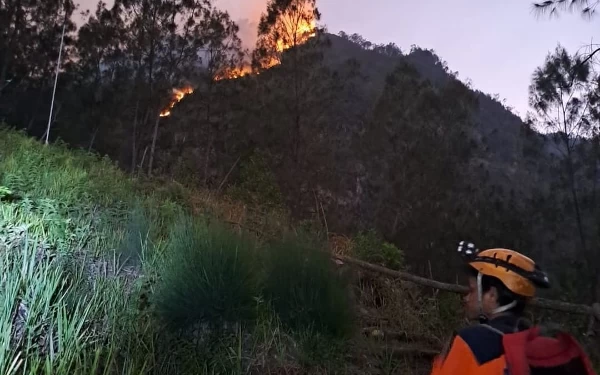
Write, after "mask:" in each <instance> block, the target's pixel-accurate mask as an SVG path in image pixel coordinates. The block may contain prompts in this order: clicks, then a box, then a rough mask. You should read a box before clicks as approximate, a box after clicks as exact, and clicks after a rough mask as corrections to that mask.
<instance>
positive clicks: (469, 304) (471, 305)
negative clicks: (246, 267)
mask: <svg viewBox="0 0 600 375" xmlns="http://www.w3.org/2000/svg"><path fill="white" fill-rule="evenodd" d="M481 297H482V298H481V301H482V306H483V313H484V314H486V315H487V316H490V314H491V313H492V311H494V309H496V308H497V307H498V291H497V290H496V288H494V287H491V288H490V290H488V291H487V292H485V293H483V295H482V296H481ZM464 302H465V314H466V317H467V318H468V319H469V320H475V319H477V318H479V314H480V313H481V312H480V311H479V302H478V301H477V278H475V277H469V293H468V294H467V295H466V296H465V300H464Z"/></svg>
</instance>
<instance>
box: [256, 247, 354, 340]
mask: <svg viewBox="0 0 600 375" xmlns="http://www.w3.org/2000/svg"><path fill="white" fill-rule="evenodd" d="M264 295H265V298H266V299H267V300H269V301H271V303H272V306H273V308H274V310H275V312H276V313H277V314H278V315H279V316H280V318H281V320H282V322H283V323H284V324H286V325H288V326H289V327H291V328H292V329H296V330H301V331H302V330H307V329H308V330H311V329H314V330H317V331H319V332H324V333H326V334H330V335H332V336H335V337H346V336H347V335H349V334H350V333H351V332H352V321H353V315H354V314H353V308H352V305H351V303H350V300H349V291H348V290H347V288H346V285H345V283H344V282H343V280H342V279H341V278H340V276H338V275H337V274H336V273H335V270H334V269H333V264H332V261H331V258H330V257H329V255H328V254H327V253H326V252H325V251H322V250H321V249H319V248H318V247H316V245H315V244H314V243H313V242H312V241H308V240H307V239H306V238H302V237H292V236H287V237H285V238H284V239H283V240H280V241H276V242H273V243H272V244H271V245H270V246H269V247H268V248H267V249H266V272H265V286H264Z"/></svg>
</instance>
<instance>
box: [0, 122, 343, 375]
mask: <svg viewBox="0 0 600 375" xmlns="http://www.w3.org/2000/svg"><path fill="white" fill-rule="evenodd" d="M184 198H185V194H184V193H182V192H181V190H178V189H173V190H171V191H169V189H166V190H165V189H162V190H161V189H149V188H148V186H147V184H142V183H141V182H139V181H136V180H134V179H131V178H129V177H128V176H126V175H125V174H123V173H122V172H121V171H120V170H119V169H118V168H116V166H114V165H113V164H112V163H111V162H110V161H109V160H107V159H100V158H98V157H96V156H93V155H89V154H87V153H83V152H78V151H73V150H68V149H67V148H66V147H65V146H63V145H53V146H50V147H46V146H43V145H41V144H39V143H38V142H36V141H35V140H32V139H30V138H27V137H26V136H24V135H23V134H20V133H17V132H14V131H10V130H8V129H4V128H3V129H0V272H1V274H2V275H3V276H2V288H0V304H2V307H1V310H0V328H1V331H0V332H1V333H0V346H1V347H2V348H6V349H9V350H2V351H1V352H0V373H2V374H6V375H9V374H241V373H275V372H278V370H277V369H279V368H287V369H290V368H297V369H300V368H306V366H309V367H310V366H317V367H322V368H325V367H326V366H329V365H328V364H326V365H324V363H325V362H327V363H329V364H330V363H333V362H335V358H336V356H337V354H333V355H331V356H330V357H332V358H333V359H332V358H327V359H326V360H323V361H322V360H321V358H318V357H319V356H318V355H317V356H315V355H313V354H315V350H314V348H327V350H326V351H327V352H328V353H333V352H335V351H336V349H335V348H341V346H342V345H343V342H344V340H345V339H346V338H348V337H350V336H351V335H352V333H353V328H354V321H353V314H352V311H353V309H352V307H351V305H350V300H349V292H348V288H347V287H346V286H345V284H344V283H342V281H341V279H340V278H339V277H338V276H337V274H336V272H335V270H334V268H333V267H332V262H330V261H328V260H327V259H326V258H324V257H323V255H322V252H320V251H318V246H319V245H318V244H316V245H315V244H314V243H312V242H311V244H310V246H309V245H307V242H305V241H304V240H302V239H300V238H298V237H297V236H291V235H290V236H286V238H282V239H281V240H274V241H269V242H264V241H263V242H258V241H256V239H255V238H254V237H253V236H251V235H248V234H246V233H244V232H243V231H242V232H241V233H238V232H235V231H233V230H231V229H230V228H229V227H226V226H225V225H223V224H222V223H221V222H219V221H218V220H216V219H215V218H214V217H213V216H211V215H192V214H191V209H189V207H188V206H186V204H185V203H184V202H185V199H184ZM284 253H285V254H287V255H289V256H287V255H285V256H284V255H283V254H284ZM332 348H333V349H332ZM337 353H341V349H340V351H339V352H337ZM320 354H323V353H322V352H320ZM323 356H324V357H327V356H326V355H323ZM315 358H316V359H315ZM323 366H325V367H323ZM336 366H337V365H336Z"/></svg>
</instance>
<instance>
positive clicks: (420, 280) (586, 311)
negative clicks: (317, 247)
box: [333, 255, 600, 321]
mask: <svg viewBox="0 0 600 375" xmlns="http://www.w3.org/2000/svg"><path fill="white" fill-rule="evenodd" d="M333 257H334V258H335V259H337V260H339V261H341V262H345V263H348V264H353V265H355V266H358V267H360V268H363V269H366V270H369V271H373V272H377V273H380V274H382V275H386V276H389V277H392V278H395V279H399V280H405V281H410V282H413V283H415V284H419V285H422V286H426V287H430V288H434V289H439V290H445V291H448V292H453V293H459V294H466V293H468V291H469V288H467V287H466V286H462V285H457V284H447V283H442V282H439V281H435V280H430V279H427V278H424V277H420V276H415V275H411V274H409V273H406V272H401V271H394V270H392V269H389V268H385V267H381V266H378V265H375V264H371V263H367V262H363V261H361V260H358V259H354V258H350V257H346V256H343V255H333ZM531 305H532V306H535V307H539V308H542V309H548V310H554V311H561V312H566V313H571V314H579V315H593V316H594V317H595V318H596V319H597V320H599V321H600V304H594V306H593V307H591V306H586V305H579V304H574V303H569V302H562V301H555V300H548V299H544V298H534V299H533V300H532V301H531Z"/></svg>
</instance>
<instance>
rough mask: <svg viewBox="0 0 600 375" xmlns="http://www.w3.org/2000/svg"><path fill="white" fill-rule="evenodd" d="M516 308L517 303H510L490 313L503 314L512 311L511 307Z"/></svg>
mask: <svg viewBox="0 0 600 375" xmlns="http://www.w3.org/2000/svg"><path fill="white" fill-rule="evenodd" d="M515 306H517V301H512V302H511V303H509V304H508V305H504V306H500V307H498V308H497V309H494V311H492V312H493V313H494V315H495V314H499V313H503V312H505V311H507V310H510V309H512V308H513V307H515Z"/></svg>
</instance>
